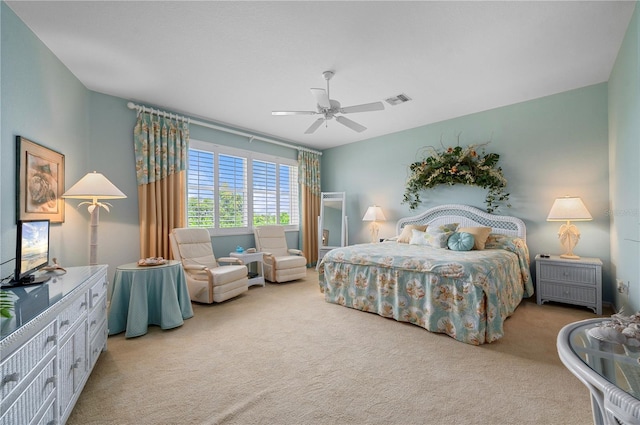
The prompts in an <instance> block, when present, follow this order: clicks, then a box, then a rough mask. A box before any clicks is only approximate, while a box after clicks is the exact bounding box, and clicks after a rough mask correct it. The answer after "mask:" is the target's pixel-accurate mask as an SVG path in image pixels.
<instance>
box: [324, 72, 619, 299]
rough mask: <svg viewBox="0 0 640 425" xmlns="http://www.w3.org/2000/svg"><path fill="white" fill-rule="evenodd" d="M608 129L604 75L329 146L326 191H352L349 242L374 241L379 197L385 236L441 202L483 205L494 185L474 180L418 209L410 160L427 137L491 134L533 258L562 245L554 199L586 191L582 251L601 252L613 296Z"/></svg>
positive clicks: (437, 141) (444, 189) (446, 139)
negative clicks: (369, 214) (591, 82)
mask: <svg viewBox="0 0 640 425" xmlns="http://www.w3.org/2000/svg"><path fill="white" fill-rule="evenodd" d="M398 107H399V108H400V107H402V106H398ZM607 132H608V130H607V85H606V84H598V85H595V86H590V87H586V88H582V89H579V90H573V91H569V92H565V93H561V94H558V95H554V96H549V97H544V98H540V99H536V100H532V101H529V102H524V103H519V104H515V105H510V106H506V107H502V108H498V109H493V110H489V111H485V112H481V113H477V114H472V115H467V116H464V117H460V118H456V119H452V120H448V121H444V122H439V123H435V124H432V125H427V126H424V127H418V128H414V129H411V130H407V131H402V132H399V133H394V134H390V135H387V136H383V137H378V138H373V139H369V140H365V141H362V142H359V143H353V144H349V145H345V146H341V147H337V148H333V149H328V150H326V151H324V152H323V157H322V190H323V191H344V192H346V194H347V215H348V217H349V241H350V243H356V242H366V241H367V240H368V231H367V225H366V223H363V222H362V216H363V215H364V213H365V211H366V209H367V207H368V206H370V205H373V204H376V205H380V206H381V207H382V209H383V211H384V213H385V216H386V217H387V222H386V223H383V224H382V225H381V229H380V236H381V237H388V236H393V235H394V233H395V222H396V221H397V220H398V219H399V218H401V217H404V216H407V215H415V214H417V213H418V212H419V211H423V210H424V209H427V208H430V207H432V206H435V205H440V204H445V203H461V204H467V205H472V206H475V207H479V208H482V209H484V208H485V204H484V197H485V195H486V191H485V190H482V189H481V188H476V187H470V186H440V187H438V188H436V189H433V190H429V191H424V192H423V193H422V199H423V203H422V205H421V207H420V208H419V209H418V210H416V211H410V210H409V207H408V206H407V205H404V204H401V202H402V196H403V193H404V183H405V181H406V178H407V175H408V174H407V170H408V166H409V164H411V163H412V162H414V161H416V160H417V159H419V158H421V157H420V155H419V153H420V151H421V149H423V148H424V147H425V146H434V147H440V146H445V147H448V146H455V145H457V144H458V136H459V143H460V145H461V146H466V145H469V144H475V143H482V142H485V141H490V143H489V145H488V146H487V147H486V149H487V152H495V153H498V154H500V164H501V166H502V169H503V171H504V175H505V177H506V178H507V180H508V187H507V190H508V192H509V193H510V194H511V204H512V208H506V207H504V208H501V209H500V211H499V212H500V213H501V214H505V215H512V216H516V217H520V218H522V219H523V220H524V221H525V223H526V225H527V242H528V245H529V248H530V251H531V256H532V257H534V256H535V255H536V254H539V253H559V252H560V250H561V247H560V244H559V243H558V240H557V231H558V228H559V223H551V222H547V221H546V217H547V214H548V213H549V209H550V208H551V205H552V203H553V200H554V199H555V198H556V197H559V196H563V195H576V196H580V197H582V199H583V200H584V202H585V204H586V206H587V208H588V209H589V211H590V212H591V214H592V215H593V217H594V220H593V221H591V222H584V223H578V227H579V229H580V231H581V233H582V238H581V240H580V243H579V244H578V246H577V248H576V250H575V252H576V254H578V255H580V256H583V257H589V256H592V257H599V258H601V259H602V260H603V262H604V264H605V266H604V277H605V282H607V284H606V285H605V290H604V298H605V299H606V300H612V296H613V295H612V292H611V288H610V285H609V284H608V282H609V281H610V267H609V260H610V259H609V217H608V215H607V210H608V208H609V204H608V202H609V186H608V172H609V171H608V170H609V164H608V142H607V137H608V133H607Z"/></svg>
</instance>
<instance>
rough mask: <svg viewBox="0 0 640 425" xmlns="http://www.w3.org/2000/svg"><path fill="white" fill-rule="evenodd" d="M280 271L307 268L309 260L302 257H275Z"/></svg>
mask: <svg viewBox="0 0 640 425" xmlns="http://www.w3.org/2000/svg"><path fill="white" fill-rule="evenodd" d="M275 258H276V263H277V264H278V270H284V269H295V268H296V267H303V268H306V267H307V259H306V258H304V257H302V256H300V255H287V256H285V257H275Z"/></svg>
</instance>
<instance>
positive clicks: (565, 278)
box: [539, 264, 596, 285]
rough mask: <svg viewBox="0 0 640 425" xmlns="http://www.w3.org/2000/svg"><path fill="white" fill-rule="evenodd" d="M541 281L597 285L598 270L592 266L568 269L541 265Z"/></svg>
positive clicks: (554, 265) (559, 266)
mask: <svg viewBox="0 0 640 425" xmlns="http://www.w3.org/2000/svg"><path fill="white" fill-rule="evenodd" d="M539 279H542V280H553V281H556V282H568V283H583V284H587V285H595V284H596V268H595V267H590V266H572V267H567V266H563V265H556V264H540V276H539Z"/></svg>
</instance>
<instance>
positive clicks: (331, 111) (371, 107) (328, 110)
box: [271, 71, 384, 134]
mask: <svg viewBox="0 0 640 425" xmlns="http://www.w3.org/2000/svg"><path fill="white" fill-rule="evenodd" d="M334 74H335V73H334V72H333V71H325V72H323V73H322V76H323V77H324V79H325V80H326V81H327V89H326V90H325V89H311V94H313V96H314V97H315V98H316V103H317V109H318V110H317V111H273V112H271V115H322V118H318V119H317V120H316V121H314V122H313V124H311V126H310V127H309V128H308V129H307V131H305V132H304V133H305V134H311V133H313V132H314V131H316V130H317V129H318V127H320V125H322V123H323V122H326V121H328V120H330V119H332V118H335V119H336V121H338V122H339V123H340V124H342V125H344V126H346V127H349V128H350V129H352V130H354V131H357V132H358V133H361V132H363V131H365V130H366V129H367V127H365V126H363V125H360V124H358V123H357V122H355V121H352V120H350V119H349V118H346V117H343V116H341V115H336V114H338V113H340V114H352V113H355V112H369V111H381V110H383V109H384V105H383V104H382V102H373V103H364V104H362V105H354V106H347V107H344V108H343V107H342V106H341V105H340V102H338V101H337V100H333V99H330V98H329V80H331V78H332V77H333V75H334Z"/></svg>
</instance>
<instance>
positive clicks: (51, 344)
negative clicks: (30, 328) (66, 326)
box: [0, 322, 56, 400]
mask: <svg viewBox="0 0 640 425" xmlns="http://www.w3.org/2000/svg"><path fill="white" fill-rule="evenodd" d="M55 347H56V327H55V323H54V322H51V323H50V324H49V325H48V326H47V327H45V328H44V329H43V330H42V331H40V332H39V333H38V334H37V335H36V336H34V337H33V338H31V339H30V340H29V341H28V342H27V343H26V344H24V345H23V346H22V347H20V349H18V350H17V351H16V352H14V353H13V354H11V355H10V356H9V357H8V358H6V359H5V360H3V361H2V365H1V366H0V396H1V397H0V399H2V400H6V399H7V397H8V396H9V394H11V392H12V391H13V390H14V389H15V388H17V387H18V386H19V385H20V383H21V382H22V381H23V379H24V378H25V377H26V376H27V374H28V373H29V372H30V371H31V370H32V369H33V368H34V367H36V365H37V364H38V362H40V361H41V360H42V359H43V358H45V357H46V356H47V355H48V354H49V353H51V352H52V351H53V350H54V349H55ZM0 354H2V355H4V353H0Z"/></svg>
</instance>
